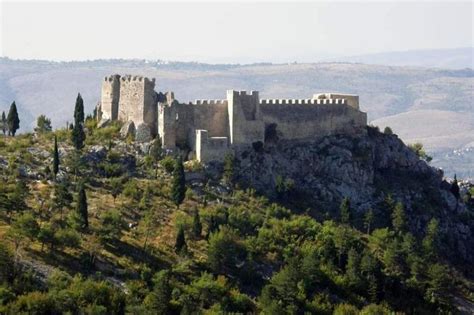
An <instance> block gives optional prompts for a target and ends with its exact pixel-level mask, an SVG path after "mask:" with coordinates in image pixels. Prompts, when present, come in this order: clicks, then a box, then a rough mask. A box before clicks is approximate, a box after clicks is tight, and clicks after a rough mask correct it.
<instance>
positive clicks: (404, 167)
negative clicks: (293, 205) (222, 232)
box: [235, 128, 474, 263]
mask: <svg viewBox="0 0 474 315" xmlns="http://www.w3.org/2000/svg"><path fill="white" fill-rule="evenodd" d="M371 129H372V128H369V129H368V131H369V132H368V134H367V135H361V136H355V137H351V136H327V137H322V138H318V139H314V140H310V141H301V142H295V141H278V142H277V143H276V144H274V145H271V146H264V148H263V150H255V149H254V148H252V147H251V146H249V147H247V148H245V149H242V150H239V151H237V152H236V154H235V165H236V173H237V176H236V181H237V182H238V183H239V185H241V186H243V187H245V186H248V187H253V188H255V189H256V190H257V191H258V192H260V193H263V194H265V195H268V196H270V197H273V198H278V194H277V183H278V180H280V181H281V179H283V180H290V181H291V182H292V183H293V185H292V191H291V192H290V194H291V195H293V197H294V200H297V201H298V202H297V203H298V204H299V205H300V206H301V208H302V209H301V210H302V211H305V210H306V209H307V208H310V209H313V210H314V211H316V212H315V213H316V215H319V216H321V215H323V214H324V213H325V212H328V213H332V214H333V215H336V216H337V214H338V212H339V205H340V203H341V201H342V199H343V198H345V197H348V198H349V199H350V201H351V205H352V207H353V209H354V211H356V212H358V213H364V212H365V211H367V210H368V209H372V210H373V211H374V214H375V217H376V218H377V219H378V220H382V221H383V220H385V221H386V222H385V224H386V225H385V226H387V225H390V222H391V221H390V220H391V219H390V217H391V212H390V211H388V212H387V208H386V207H384V206H383V205H384V200H385V199H386V198H387V197H388V196H389V195H390V196H391V197H392V198H393V200H395V201H401V202H402V203H403V204H404V206H405V211H406V214H407V217H408V218H409V221H408V227H409V229H410V230H411V231H412V233H414V234H415V235H418V236H420V237H423V235H424V233H425V232H426V231H425V229H426V226H427V223H428V221H429V220H430V219H431V218H438V219H439V222H440V230H441V234H442V238H443V239H444V240H445V243H444V248H443V251H444V252H445V253H446V255H455V256H456V257H459V259H460V260H462V261H464V262H470V263H474V242H473V239H474V220H472V219H467V218H472V215H469V213H468V212H469V210H468V209H467V207H466V205H464V204H463V203H462V202H461V201H459V200H456V198H455V197H454V195H453V194H452V193H451V192H450V190H449V188H450V184H449V183H447V182H446V181H444V180H443V172H442V171H441V170H439V169H435V168H433V167H431V166H429V164H428V163H426V162H425V161H423V160H420V159H419V158H418V156H417V155H416V154H415V153H414V152H413V151H412V150H411V149H410V148H408V147H407V146H406V145H405V144H404V143H403V142H402V141H401V140H400V139H399V138H398V137H397V136H396V135H385V134H382V133H380V132H378V131H375V130H371ZM315 209H317V210H315ZM359 217H362V216H359ZM357 224H359V225H360V226H361V227H362V222H358V223H357ZM448 244H449V246H448Z"/></svg>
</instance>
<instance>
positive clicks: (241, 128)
mask: <svg viewBox="0 0 474 315" xmlns="http://www.w3.org/2000/svg"><path fill="white" fill-rule="evenodd" d="M227 102H228V106H227V108H228V114H229V135H230V143H231V144H232V145H246V144H251V143H253V142H256V141H263V140H264V132H265V130H264V123H263V121H262V120H261V115H260V110H259V108H260V106H259V99H258V92H257V91H252V92H249V93H247V92H246V91H233V90H229V91H227Z"/></svg>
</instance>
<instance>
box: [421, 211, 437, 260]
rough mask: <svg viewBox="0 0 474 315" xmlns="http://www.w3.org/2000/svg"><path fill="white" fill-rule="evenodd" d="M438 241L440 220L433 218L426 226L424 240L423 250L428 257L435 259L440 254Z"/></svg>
mask: <svg viewBox="0 0 474 315" xmlns="http://www.w3.org/2000/svg"><path fill="white" fill-rule="evenodd" d="M438 242H439V222H438V220H437V219H435V218H433V219H431V220H430V222H429V223H428V226H427V227H426V235H425V237H424V238H423V241H422V246H423V250H424V252H425V256H426V257H428V259H433V258H435V257H436V255H437V254H438Z"/></svg>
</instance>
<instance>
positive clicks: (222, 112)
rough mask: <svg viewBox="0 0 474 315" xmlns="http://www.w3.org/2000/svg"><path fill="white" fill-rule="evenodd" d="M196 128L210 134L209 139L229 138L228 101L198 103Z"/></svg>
mask: <svg viewBox="0 0 474 315" xmlns="http://www.w3.org/2000/svg"><path fill="white" fill-rule="evenodd" d="M192 107H193V110H194V127H195V128H196V129H204V130H207V131H208V132H209V137H228V136H229V116H228V115H229V114H228V111H227V100H209V101H207V100H206V101H204V100H203V101H196V105H192Z"/></svg>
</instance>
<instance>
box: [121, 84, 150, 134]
mask: <svg viewBox="0 0 474 315" xmlns="http://www.w3.org/2000/svg"><path fill="white" fill-rule="evenodd" d="M154 88H155V79H152V80H150V79H148V78H144V77H141V76H131V75H127V76H123V77H121V78H120V101H119V111H118V119H119V120H121V121H125V122H126V121H129V120H131V121H133V122H134V123H135V126H137V128H138V126H140V125H141V124H143V123H146V124H147V125H148V126H149V127H150V131H151V133H152V135H156V121H157V118H158V117H157V112H156V98H155V91H154Z"/></svg>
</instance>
